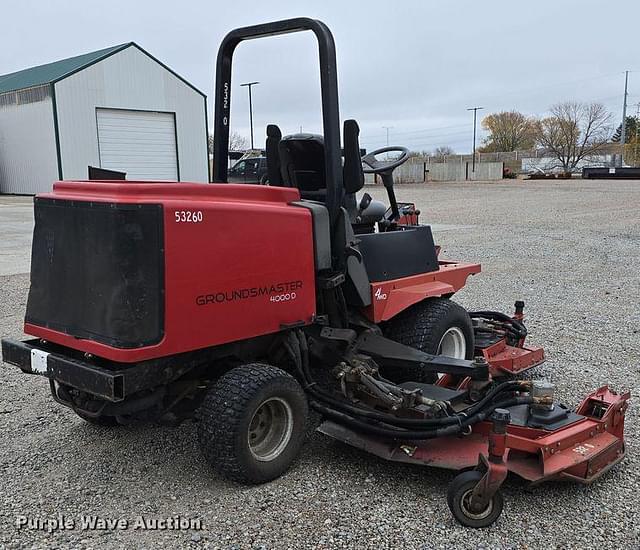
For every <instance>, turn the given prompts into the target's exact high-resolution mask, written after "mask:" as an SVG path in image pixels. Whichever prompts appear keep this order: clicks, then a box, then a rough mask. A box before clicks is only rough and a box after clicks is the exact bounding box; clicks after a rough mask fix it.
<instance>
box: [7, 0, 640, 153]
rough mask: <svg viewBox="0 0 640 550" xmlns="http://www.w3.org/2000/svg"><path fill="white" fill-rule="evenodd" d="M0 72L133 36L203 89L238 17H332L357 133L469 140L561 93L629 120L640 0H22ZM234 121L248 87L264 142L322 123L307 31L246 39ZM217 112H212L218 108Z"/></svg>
mask: <svg viewBox="0 0 640 550" xmlns="http://www.w3.org/2000/svg"><path fill="white" fill-rule="evenodd" d="M2 11H3V17H2V20H3V25H2V27H3V28H2V48H0V74H5V73H9V72H13V71H16V70H20V69H23V68H27V67H31V66H34V65H38V64H42V63H47V62H50V61H55V60H57V59H61V58H64V57H70V56H73V55H78V54H81V53H85V52H89V51H92V50H97V49H100V48H104V47H107V46H111V45H115V44H119V43H123V42H129V41H134V42H137V43H138V44H139V45H140V46H142V47H143V48H145V49H146V50H147V51H149V52H150V53H151V54H153V55H154V56H156V57H157V58H159V59H160V60H161V61H163V62H164V63H166V64H167V65H169V66H170V67H171V68H172V69H174V70H175V71H176V72H177V73H179V74H180V75H182V76H183V77H184V78H186V79H187V80H189V81H190V82H191V83H192V84H194V85H195V86H196V87H197V88H199V89H201V90H202V91H203V92H205V93H206V94H207V95H208V96H209V110H210V111H211V110H212V104H213V98H212V95H213V80H214V61H215V55H216V52H217V48H218V45H219V43H220V41H221V39H222V38H223V36H224V35H225V34H226V33H227V32H228V31H229V30H231V29H233V28H235V27H240V26H245V25H250V24H255V23H261V22H266V21H270V20H277V19H284V18H289V17H297V16H309V17H315V18H318V19H321V20H322V21H324V22H325V23H327V24H328V25H329V27H330V28H331V30H332V32H333V34H334V37H335V40H336V47H337V52H338V83H339V87H340V99H341V104H340V114H341V117H342V118H343V119H344V118H355V119H356V120H358V121H359V123H360V127H361V144H362V146H364V147H367V148H369V149H372V148H375V147H380V146H383V145H385V144H386V130H385V129H384V128H383V127H384V126H390V127H392V128H391V129H390V131H389V132H390V141H391V143H392V144H399V145H406V146H408V147H410V148H412V149H417V150H429V149H433V148H435V147H437V146H439V145H449V146H451V147H453V148H454V149H455V150H456V151H457V152H469V151H470V150H471V131H472V115H471V113H469V112H467V111H466V109H467V108H468V107H473V106H482V107H484V111H481V112H480V113H481V114H487V113H490V112H496V111H500V110H511V109H517V110H520V111H522V112H524V113H527V114H531V115H541V114H544V112H545V111H546V110H547V109H548V108H549V106H551V105H552V104H553V103H556V102H559V101H563V100H570V99H576V100H581V101H599V102H602V103H604V104H605V105H606V106H607V107H608V108H609V109H610V110H611V111H612V113H613V115H614V116H615V119H616V120H618V119H621V116H622V115H621V111H622V92H623V85H624V71H625V70H626V69H628V70H631V71H636V72H632V73H630V76H629V103H630V107H629V110H630V112H631V113H632V114H635V111H636V105H635V104H636V103H638V102H639V101H640V56H639V50H638V49H639V45H638V32H637V29H638V22H639V21H640V2H639V1H638V0H626V1H619V0H609V1H607V2H604V1H602V0H598V1H591V0H553V1H548V0H538V1H535V2H519V1H513V0H510V1H509V0H504V1H497V0H485V1H483V2H479V1H477V0H475V1H471V0H468V1H461V0H458V1H451V0H450V1H445V0H439V1H436V0H431V1H429V2H426V1H417V0H415V1H405V2H392V1H386V2H381V1H377V0H369V1H366V2H365V1H361V2H355V1H351V2H348V1H346V0H342V1H335V0H324V1H315V2H312V1H304V0H297V1H285V0H282V1H278V0H267V1H264V0H261V1H259V2H252V1H245V2H218V1H215V0H193V1H185V0H183V1H182V2H179V1H171V2H169V1H165V0H156V1H147V0H145V1H140V0H136V1H133V0H129V1H122V0H109V1H107V2H99V3H98V2H91V1H88V0H84V1H76V0H57V1H55V2H43V1H34V0H22V1H21V2H10V3H9V2H6V3H5V5H4V6H3V9H2ZM233 70H234V75H233V76H234V81H233V83H232V98H233V101H232V119H231V126H232V130H235V131H237V132H239V133H241V134H243V135H245V136H247V137H248V136H249V117H248V100H247V93H246V88H239V84H240V83H241V82H246V81H248V80H258V81H260V84H259V85H258V86H256V87H254V102H253V104H254V114H255V132H256V142H257V143H263V140H264V128H265V125H266V124H268V123H271V122H274V123H277V124H279V125H280V127H281V128H282V129H283V133H285V134H286V133H292V132H296V131H298V130H299V128H300V127H301V126H302V128H303V129H304V131H316V132H319V131H321V124H320V121H321V117H320V101H319V96H320V94H319V79H318V60H317V50H316V44H315V40H314V38H313V35H311V34H310V33H304V34H298V35H288V36H284V37H278V38H274V39H262V40H257V41H252V42H248V43H244V44H241V45H240V46H239V48H238V50H237V51H236V55H235V57H234V69H233ZM209 120H212V117H211V116H210V118H209Z"/></svg>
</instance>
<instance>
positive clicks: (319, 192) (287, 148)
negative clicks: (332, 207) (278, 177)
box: [278, 134, 327, 202]
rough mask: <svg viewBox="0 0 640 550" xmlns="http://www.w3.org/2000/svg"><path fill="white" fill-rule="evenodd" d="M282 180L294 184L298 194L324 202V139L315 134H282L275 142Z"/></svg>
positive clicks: (288, 185)
mask: <svg viewBox="0 0 640 550" xmlns="http://www.w3.org/2000/svg"><path fill="white" fill-rule="evenodd" d="M278 152H279V153H280V168H281V172H282V180H283V183H284V185H286V186H287V187H297V188H298V189H299V190H300V197H302V198H303V199H308V200H315V201H320V202H324V200H325V198H326V195H327V183H326V176H325V169H324V139H323V137H322V136H319V135H316V134H293V135H291V136H285V137H283V138H282V139H281V140H280V144H279V145H278Z"/></svg>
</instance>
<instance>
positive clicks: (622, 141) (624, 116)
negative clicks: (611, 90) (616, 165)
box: [620, 71, 629, 166]
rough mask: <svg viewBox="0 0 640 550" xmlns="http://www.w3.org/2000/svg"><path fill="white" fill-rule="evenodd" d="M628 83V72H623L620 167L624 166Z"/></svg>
mask: <svg viewBox="0 0 640 550" xmlns="http://www.w3.org/2000/svg"><path fill="white" fill-rule="evenodd" d="M628 83H629V71H625V72H624V99H623V100H622V132H620V143H622V154H621V155H620V166H624V146H625V144H626V142H627V84H628Z"/></svg>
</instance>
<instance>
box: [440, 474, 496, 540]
mask: <svg viewBox="0 0 640 550" xmlns="http://www.w3.org/2000/svg"><path fill="white" fill-rule="evenodd" d="M481 479H482V474H481V473H480V472H478V471H477V470H471V471H469V472H464V473H462V474H460V475H458V476H456V477H455V478H453V481H452V482H451V483H450V484H449V488H448V489H447V504H448V505H449V509H450V510H451V513H452V514H453V517H454V518H456V520H457V521H458V523H461V524H462V525H464V526H465V527H474V528H481V527H489V525H491V524H493V523H494V522H495V521H496V520H497V519H498V518H499V517H500V514H501V513H502V508H503V506H504V499H503V498H502V493H501V492H500V490H498V491H496V492H495V493H494V495H493V496H492V497H491V500H490V501H489V503H488V504H487V506H486V507H485V509H484V510H472V509H471V506H470V497H471V493H473V489H474V488H475V486H476V485H477V484H478V482H479V481H480V480H481Z"/></svg>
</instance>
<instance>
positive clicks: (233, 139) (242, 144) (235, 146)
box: [209, 132, 249, 154]
mask: <svg viewBox="0 0 640 550" xmlns="http://www.w3.org/2000/svg"><path fill="white" fill-rule="evenodd" d="M248 147H249V142H248V141H247V138H246V137H244V136H241V135H240V134H239V133H238V132H231V133H230V134H229V151H245V150H246V149H247V148H248ZM209 153H211V154H213V134H212V133H209Z"/></svg>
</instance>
